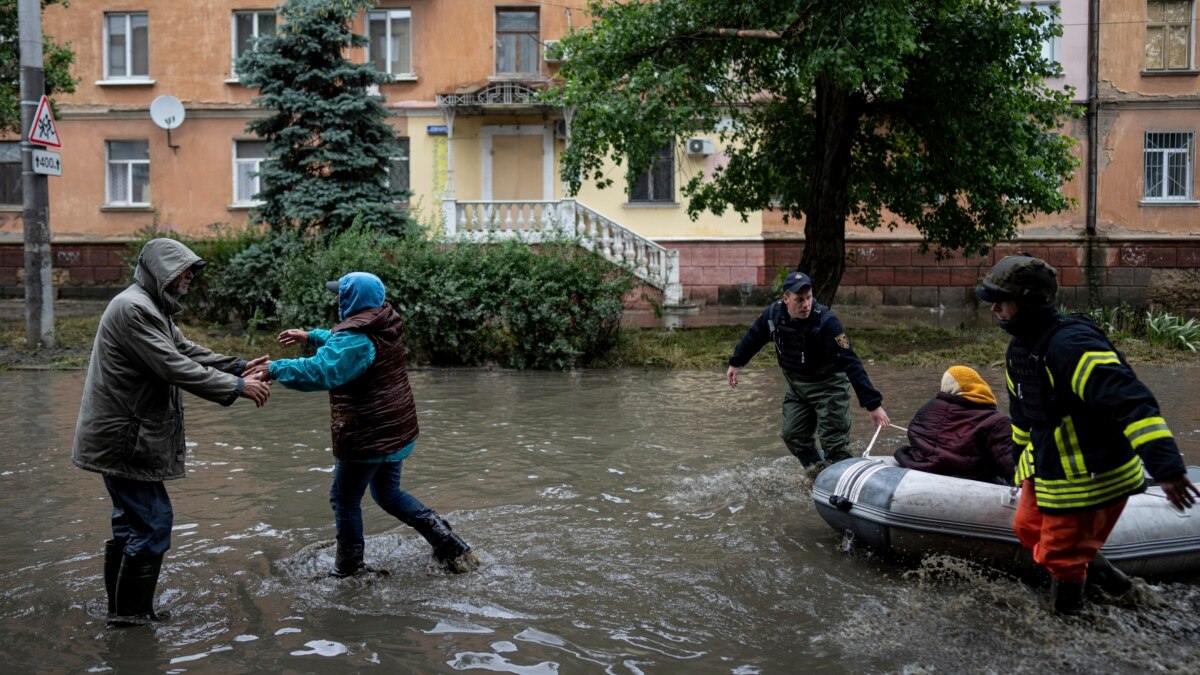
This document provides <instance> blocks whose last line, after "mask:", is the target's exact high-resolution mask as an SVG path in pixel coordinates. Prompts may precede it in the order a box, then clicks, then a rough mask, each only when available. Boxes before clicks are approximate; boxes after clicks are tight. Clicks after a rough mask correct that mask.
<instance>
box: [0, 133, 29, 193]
mask: <svg viewBox="0 0 1200 675" xmlns="http://www.w3.org/2000/svg"><path fill="white" fill-rule="evenodd" d="M21 195H22V192H21V144H20V143H19V142H17V141H3V142H0V204H5V205H12V204H23V203H24V200H23V198H22V196H21Z"/></svg>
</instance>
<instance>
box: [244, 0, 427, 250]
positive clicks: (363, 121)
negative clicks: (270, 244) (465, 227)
mask: <svg viewBox="0 0 1200 675" xmlns="http://www.w3.org/2000/svg"><path fill="white" fill-rule="evenodd" d="M373 6H374V3H373V2H371V1H370V0H287V1H286V2H284V3H283V5H282V7H281V8H280V10H279V11H280V19H281V24H282V25H280V26H279V28H278V31H277V32H276V34H275V35H273V36H265V37H262V38H260V39H259V40H258V41H257V42H256V43H255V48H254V49H253V50H251V51H249V52H247V53H246V54H244V55H243V56H242V57H241V58H240V59H238V62H237V73H238V78H239V79H240V80H241V82H242V83H243V84H245V85H247V86H251V87H257V88H258V90H259V94H260V96H259V97H258V98H256V99H254V102H255V103H256V104H257V105H260V106H262V107H264V108H267V109H269V110H273V111H274V114H272V115H270V116H269V117H266V118H264V119H259V120H255V121H252V122H250V123H248V124H247V125H246V129H247V130H248V131H251V132H253V133H255V134H256V135H258V136H259V137H260V138H263V139H265V140H266V141H267V153H268V156H270V157H271V161H268V162H264V163H263V165H262V171H261V172H260V182H261V186H262V187H261V192H260V193H259V198H261V199H262V200H263V204H262V205H261V206H259V207H258V208H257V209H256V210H255V215H254V217H255V220H256V222H260V223H266V224H268V225H269V226H270V227H271V228H272V229H273V230H275V231H284V230H296V231H300V232H304V233H309V232H321V233H323V234H325V235H332V234H335V233H338V232H342V231H344V230H346V229H348V228H349V227H350V226H351V224H353V223H354V222H355V221H356V219H357V220H358V221H359V222H361V223H362V224H363V226H364V227H367V228H368V229H372V230H380V231H384V232H390V233H401V232H403V231H405V230H406V228H407V215H406V214H405V212H404V211H402V210H400V209H398V208H397V207H396V206H395V204H394V203H393V201H394V200H395V199H396V194H395V193H394V192H392V191H391V189H390V188H389V187H388V182H387V171H388V164H389V157H390V154H391V149H392V145H393V144H394V143H395V138H396V137H395V133H394V132H393V131H392V128H391V127H390V126H389V125H388V124H387V122H386V120H387V109H386V108H384V106H383V98H382V97H380V96H377V95H370V94H368V93H367V87H369V86H371V85H377V84H380V83H382V82H385V81H387V75H386V74H385V73H380V72H378V71H376V70H375V69H374V68H373V67H372V66H371V65H369V64H362V63H352V62H351V61H349V60H348V59H347V58H346V55H347V53H348V52H349V50H350V49H351V48H357V47H363V46H365V45H366V44H367V38H366V37H364V36H362V35H357V34H355V33H353V32H352V30H351V27H350V23H351V21H352V20H353V19H354V18H355V16H357V15H358V14H359V12H361V11H362V10H364V9H366V8H368V7H373Z"/></svg>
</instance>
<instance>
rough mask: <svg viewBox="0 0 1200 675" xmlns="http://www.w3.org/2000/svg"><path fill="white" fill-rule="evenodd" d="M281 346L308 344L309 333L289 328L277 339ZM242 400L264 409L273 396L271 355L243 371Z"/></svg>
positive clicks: (252, 363)
mask: <svg viewBox="0 0 1200 675" xmlns="http://www.w3.org/2000/svg"><path fill="white" fill-rule="evenodd" d="M277 339H278V341H279V344H281V345H297V344H306V343H307V342H308V332H307V331H303V330H300V329H299V328H289V329H287V330H285V331H283V332H282V333H280V334H279V337H278V338H277ZM242 380H243V381H244V383H245V384H244V385H243V387H242V393H241V394H240V396H241V397H242V398H248V399H250V400H252V401H254V405H255V406H257V407H260V408H261V407H262V406H263V404H265V403H266V402H267V399H268V398H270V396H271V357H270V355H269V354H263V355H262V356H260V357H258V358H256V359H253V360H252V361H249V362H247V363H246V367H245V368H244V369H243V370H242Z"/></svg>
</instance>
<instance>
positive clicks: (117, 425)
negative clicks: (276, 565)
mask: <svg viewBox="0 0 1200 675" xmlns="http://www.w3.org/2000/svg"><path fill="white" fill-rule="evenodd" d="M203 266H204V261H203V260H201V259H200V257H199V256H197V255H196V254H195V253H193V252H192V251H191V250H190V249H188V247H187V246H184V245H183V244H182V243H180V242H178V241H175V240H173V239H153V240H151V241H149V242H147V243H146V245H145V246H144V247H143V248H142V251H141V254H140V255H139V256H138V263H137V269H136V270H135V271H134V274H133V282H134V283H133V284H131V285H130V286H129V287H128V288H126V289H125V290H124V291H122V292H121V293H120V294H118V295H117V296H116V297H115V298H113V300H112V301H111V302H110V303H109V304H108V307H107V308H106V309H105V310H104V314H103V316H101V318H100V325H99V326H98V327H97V329H96V339H95V342H94V344H93V345H92V356H91V361H90V362H89V363H88V371H87V379H86V381H85V382H84V385H83V401H82V402H81V403H80V406H79V419H78V421H77V422H76V426H75V441H74V444H73V446H72V449H71V461H72V462H73V463H74V464H75V465H76V466H78V467H79V468H81V469H85V470H88V471H95V472H97V473H99V474H101V475H102V476H103V478H104V486H105V488H106V489H107V490H108V494H109V497H110V498H111V499H112V504H113V508H112V535H113V538H112V539H109V540H108V541H106V542H105V544H104V587H105V591H106V593H107V595H108V613H109V623H110V625H114V626H130V625H137V624H143V623H146V622H149V621H158V620H160V618H161V617H160V615H158V614H155V612H154V589H155V587H156V586H157V584H158V576H159V572H160V570H161V568H162V560H163V555H164V554H165V553H166V551H167V549H169V548H170V547H171V527H172V524H173V520H174V513H173V511H172V508H171V500H170V497H169V496H168V495H167V491H166V487H165V486H164V485H163V481H167V480H174V479H176V478H183V477H184V475H185V474H186V468H185V464H184V460H185V455H186V452H187V448H186V446H185V444H184V435H183V394H182V392H183V391H187V392H189V393H191V394H194V395H196V396H199V397H200V398H203V399H206V400H209V401H212V402H214V403H219V404H221V405H224V406H228V405H231V404H232V403H233V402H234V401H235V400H237V398H238V397H239V396H240V397H243V398H248V399H250V400H252V401H254V403H255V405H258V406H261V405H262V404H263V403H265V402H266V400H267V397H268V396H270V388H269V386H268V384H267V383H266V382H265V381H262V380H261V379H258V378H255V377H252V376H248V377H245V378H243V377H241V375H242V373H243V372H245V371H247V370H248V369H252V368H254V367H255V366H256V365H257V364H259V363H263V362H265V361H266V359H267V357H266V356H262V357H259V358H258V359H255V360H253V361H250V362H249V363H247V362H246V361H245V360H244V359H240V358H238V357H236V356H224V355H221V354H216V353H214V352H212V351H210V350H208V349H205V348H204V347H201V346H199V345H196V344H194V343H192V342H190V341H189V340H188V339H187V338H185V337H184V336H183V333H181V332H180V331H179V327H178V326H176V325H175V322H174V320H173V319H172V316H174V315H175V314H177V313H178V312H179V311H180V310H181V309H182V307H181V306H180V304H179V299H180V298H182V297H183V295H184V294H185V293H187V290H188V285H189V284H190V283H191V280H192V278H193V277H194V276H195V274H196V272H197V271H199V270H200V268H201V267H203Z"/></svg>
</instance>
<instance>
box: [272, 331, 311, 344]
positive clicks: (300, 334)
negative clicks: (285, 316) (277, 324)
mask: <svg viewBox="0 0 1200 675" xmlns="http://www.w3.org/2000/svg"><path fill="white" fill-rule="evenodd" d="M278 339H279V344H281V345H302V344H308V331H306V330H300V329H299V328H289V329H287V330H285V331H283V332H282V333H280V334H279V338H278Z"/></svg>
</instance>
